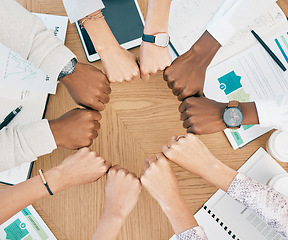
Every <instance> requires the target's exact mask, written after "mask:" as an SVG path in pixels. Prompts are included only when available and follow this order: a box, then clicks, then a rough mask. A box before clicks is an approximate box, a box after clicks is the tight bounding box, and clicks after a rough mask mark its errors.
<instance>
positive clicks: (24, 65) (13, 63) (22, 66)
mask: <svg viewBox="0 0 288 240" xmlns="http://www.w3.org/2000/svg"><path fill="white" fill-rule="evenodd" d="M15 69H17V71H15ZM32 69H33V68H32V64H31V63H30V62H28V61H26V60H23V59H22V58H21V57H20V56H19V55H18V54H16V53H13V52H12V51H10V52H9V57H8V64H7V66H6V70H5V74H4V78H5V79H8V78H9V77H10V76H17V78H19V79H21V80H26V79H36V75H37V73H36V72H34V71H33V70H32Z"/></svg>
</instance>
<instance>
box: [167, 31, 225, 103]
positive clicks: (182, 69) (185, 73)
mask: <svg viewBox="0 0 288 240" xmlns="http://www.w3.org/2000/svg"><path fill="white" fill-rule="evenodd" d="M220 47H221V45H220V44H219V43H218V42H217V41H216V40H215V39H214V38H213V37H212V36H211V35H210V34H209V33H208V32H207V31H206V32H205V33H204V34H203V35H202V36H201V37H200V39H199V40H198V41H197V42H196V43H195V44H194V45H193V46H192V47H191V49H190V50H189V51H187V52H186V53H184V54H183V55H181V56H180V57H178V58H177V59H176V60H174V62H173V63H172V65H171V66H170V67H168V68H166V70H165V72H164V75H163V77H164V80H165V81H167V85H168V87H169V88H171V89H172V92H173V94H174V95H175V96H177V97H178V99H179V101H183V100H184V99H185V98H187V97H190V96H201V95H202V94H203V85H204V80H205V74H206V69H207V67H208V65H209V64H210V62H211V61H212V59H213V57H214V56H215V54H216V53H217V51H218V50H219V48H220Z"/></svg>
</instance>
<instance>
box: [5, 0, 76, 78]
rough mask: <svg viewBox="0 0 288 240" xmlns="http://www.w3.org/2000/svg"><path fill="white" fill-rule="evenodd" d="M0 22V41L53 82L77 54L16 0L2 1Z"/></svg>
mask: <svg viewBox="0 0 288 240" xmlns="http://www.w3.org/2000/svg"><path fill="white" fill-rule="evenodd" d="M0 22H1V25H0V41H1V42H2V43H3V44H4V45H6V46H7V47H9V48H10V49H12V50H13V51H14V52H17V53H18V54H20V55H21V56H22V57H23V58H24V59H28V60H29V61H30V62H32V63H33V64H34V66H35V67H37V68H40V69H42V70H43V71H44V72H45V73H46V74H47V75H49V77H50V78H51V79H52V80H54V81H57V79H58V76H59V73H60V72H61V71H62V69H63V68H64V67H65V66H66V65H67V63H68V62H69V61H70V60H71V59H72V58H74V57H75V55H74V54H73V53H72V52H71V51H70V50H69V49H68V48H67V47H65V46H64V44H63V43H62V42H61V40H60V39H58V38H57V37H55V36H54V32H53V30H52V29H51V30H47V28H46V27H45V25H44V23H43V22H42V21H41V19H40V18H38V17H36V16H35V15H33V14H32V13H30V12H28V11H27V10H26V9H25V8H23V7H22V6H21V5H20V4H18V3H17V2H16V1H14V0H1V1H0Z"/></svg>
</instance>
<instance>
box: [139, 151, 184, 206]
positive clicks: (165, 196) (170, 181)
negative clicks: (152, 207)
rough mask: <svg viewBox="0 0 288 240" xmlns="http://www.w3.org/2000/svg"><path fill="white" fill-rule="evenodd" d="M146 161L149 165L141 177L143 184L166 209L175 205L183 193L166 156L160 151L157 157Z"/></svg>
mask: <svg viewBox="0 0 288 240" xmlns="http://www.w3.org/2000/svg"><path fill="white" fill-rule="evenodd" d="M145 161H146V164H147V165H146V166H145V169H144V171H143V173H142V174H141V178H140V179H141V182H142V185H143V186H144V187H145V188H146V189H147V191H148V192H149V193H150V194H151V196H152V197H153V198H154V199H155V200H156V201H157V202H158V203H159V205H160V206H161V208H162V209H163V210H164V211H165V210H166V209H169V208H171V207H172V206H174V207H175V204H174V201H175V200H176V199H178V198H179V196H181V193H180V189H179V185H178V181H177V179H176V175H175V173H174V172H173V170H172V168H171V167H170V165H169V163H168V161H167V159H166V157H165V156H164V155H163V154H162V153H159V154H157V155H156V157H155V158H153V159H147V160H145Z"/></svg>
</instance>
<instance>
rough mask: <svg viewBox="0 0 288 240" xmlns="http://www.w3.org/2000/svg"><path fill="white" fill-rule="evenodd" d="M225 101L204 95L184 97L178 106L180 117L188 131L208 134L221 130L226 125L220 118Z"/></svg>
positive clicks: (225, 104)
mask: <svg viewBox="0 0 288 240" xmlns="http://www.w3.org/2000/svg"><path fill="white" fill-rule="evenodd" d="M226 106H227V103H219V102H216V101H214V100H210V99H208V98H205V97H189V98H186V99H185V100H184V101H183V102H182V103H181V104H180V106H179V112H180V113H181V114H180V119H181V120H182V121H183V127H184V128H186V129H187V132H188V133H194V134H208V133H215V132H219V131H222V130H224V129H225V128H226V125H225V123H224V121H223V119H222V116H223V113H224V110H225V108H226Z"/></svg>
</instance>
